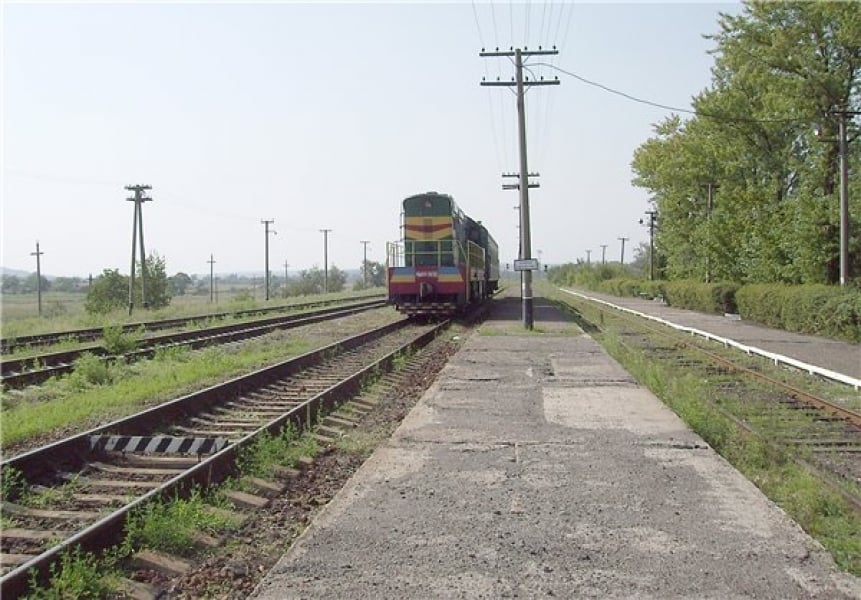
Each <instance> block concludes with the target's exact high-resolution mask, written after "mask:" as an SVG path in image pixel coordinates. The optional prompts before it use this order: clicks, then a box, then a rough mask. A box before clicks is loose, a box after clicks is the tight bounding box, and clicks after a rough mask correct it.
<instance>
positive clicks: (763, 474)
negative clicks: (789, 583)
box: [556, 295, 861, 575]
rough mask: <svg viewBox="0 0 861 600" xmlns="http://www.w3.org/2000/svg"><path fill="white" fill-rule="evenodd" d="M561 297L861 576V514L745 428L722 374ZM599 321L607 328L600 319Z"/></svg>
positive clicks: (785, 451)
mask: <svg viewBox="0 0 861 600" xmlns="http://www.w3.org/2000/svg"><path fill="white" fill-rule="evenodd" d="M556 299H557V301H561V302H564V303H565V304H567V305H569V306H576V309H574V313H575V315H576V318H577V319H578V320H579V321H580V324H581V326H583V328H584V329H586V330H589V331H590V332H591V334H592V335H593V337H594V338H595V339H596V341H598V342H599V343H600V344H601V345H602V346H603V347H604V348H605V349H606V350H607V351H608V352H609V353H610V354H611V355H612V356H613V357H614V358H615V359H616V360H618V361H619V362H620V363H621V364H622V365H623V366H624V367H625V369H627V370H628V371H629V372H630V373H631V374H632V375H634V377H635V378H636V379H637V380H638V381H639V382H640V383H642V384H643V385H646V386H647V387H648V388H649V389H650V390H651V391H652V392H653V393H654V394H655V395H656V396H658V397H659V398H660V399H661V400H662V401H663V402H664V403H665V404H667V405H668V406H669V407H670V408H671V409H673V411H674V412H676V413H677V414H678V415H679V416H680V417H681V418H682V419H683V420H684V421H685V423H687V424H688V426H690V427H691V428H692V429H693V430H694V431H696V432H697V434H699V435H700V436H701V437H702V438H703V439H704V440H705V441H706V442H708V443H709V444H710V445H711V446H712V447H713V448H714V449H715V450H716V451H717V452H718V453H720V454H721V455H722V456H723V457H724V458H726V459H727V460H728V461H729V462H730V463H731V464H732V465H733V466H734V467H735V468H736V469H738V470H739V471H740V472H741V473H742V474H744V475H745V476H746V477H747V478H748V479H750V480H751V481H752V482H753V483H754V484H755V485H756V486H757V487H759V488H760V489H761V490H762V491H763V493H765V494H766V496H768V497H769V498H770V499H771V500H772V501H774V502H776V503H777V504H778V505H780V506H781V508H783V509H784V510H785V511H786V512H787V513H788V514H789V515H790V516H791V517H792V518H793V519H794V520H795V521H796V522H797V523H798V524H799V525H801V527H802V528H803V529H804V530H805V531H807V532H808V533H809V534H810V535H811V536H813V537H814V538H815V539H817V540H818V541H819V542H820V543H821V544H822V545H823V546H824V547H825V548H826V549H827V550H828V551H829V552H830V553H831V555H832V556H833V557H834V560H835V562H836V563H837V564H838V565H839V566H840V567H841V568H842V569H844V570H846V571H848V572H850V573H852V574H854V575H861V517H859V515H858V513H857V512H854V511H853V509H852V508H851V507H850V506H849V504H848V503H847V502H846V501H845V500H844V498H843V497H842V496H841V495H840V494H839V493H838V492H836V491H834V490H831V489H830V488H827V487H826V486H824V485H823V484H822V482H821V481H820V480H819V479H818V478H816V477H815V476H814V475H812V474H811V473H810V472H809V471H808V470H807V469H805V468H804V467H802V466H800V465H799V464H798V463H797V462H796V461H795V460H794V458H796V457H798V456H799V454H798V451H797V450H793V449H791V448H789V447H782V446H778V445H776V444H773V443H770V442H765V441H763V440H762V439H761V438H759V437H757V436H755V435H752V434H750V433H749V432H747V431H745V430H743V429H741V428H739V427H738V426H737V425H736V423H735V422H734V421H733V420H732V419H731V418H730V417H729V416H728V414H727V413H726V412H725V411H724V410H722V409H721V408H719V405H718V399H719V398H721V397H722V395H724V394H725V392H722V391H721V389H720V383H721V382H720V380H719V378H718V377H703V375H702V373H697V374H694V373H692V372H691V371H690V370H689V369H685V368H682V367H677V366H674V365H672V364H670V363H669V362H665V361H661V360H656V358H655V357H654V356H649V355H647V354H646V352H645V351H644V350H643V349H641V348H637V347H634V346H633V345H632V344H630V343H628V342H627V339H628V337H629V336H626V337H625V340H626V341H623V339H622V337H621V336H620V335H619V333H620V332H621V328H620V326H619V325H618V323H617V322H616V319H615V317H614V316H613V315H612V313H608V312H606V311H600V310H599V309H596V308H594V307H591V306H589V305H588V304H587V303H582V302H578V301H574V300H571V299H568V298H561V297H560V296H558V295H557V296H556ZM599 322H600V323H601V328H600V329H598V328H597V327H596V326H595V324H596V323H599ZM854 493H856V494H857V493H858V490H857V489H856V490H854Z"/></svg>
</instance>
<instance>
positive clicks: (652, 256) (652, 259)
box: [640, 210, 658, 281]
mask: <svg viewBox="0 0 861 600" xmlns="http://www.w3.org/2000/svg"><path fill="white" fill-rule="evenodd" d="M646 214H647V215H649V281H654V280H655V221H657V220H658V211H656V210H647V211H646ZM640 225H643V219H640Z"/></svg>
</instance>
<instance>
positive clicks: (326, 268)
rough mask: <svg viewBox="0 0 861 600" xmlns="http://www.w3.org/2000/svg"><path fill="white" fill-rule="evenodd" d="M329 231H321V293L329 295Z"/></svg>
mask: <svg viewBox="0 0 861 600" xmlns="http://www.w3.org/2000/svg"><path fill="white" fill-rule="evenodd" d="M330 231H332V230H331V229H321V230H320V233H322V234H323V293H324V294H328V293H329V232H330Z"/></svg>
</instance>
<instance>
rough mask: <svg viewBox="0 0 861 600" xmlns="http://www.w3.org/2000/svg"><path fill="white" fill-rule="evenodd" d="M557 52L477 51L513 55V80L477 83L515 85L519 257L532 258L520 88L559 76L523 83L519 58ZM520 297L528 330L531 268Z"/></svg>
mask: <svg viewBox="0 0 861 600" xmlns="http://www.w3.org/2000/svg"><path fill="white" fill-rule="evenodd" d="M554 54H559V51H558V50H556V48H555V47H554V48H553V50H542V49H541V47H540V46H539V47H538V50H531V51H530V50H528V49H526V48H524V49H523V50H521V49H520V48H516V49H513V50H510V51H507V52H500V51H499V48H497V49H496V51H495V52H485V51H484V49H483V48H482V51H481V52H480V53H479V56H487V57H490V56H493V57H502V56H505V57H512V56H513V57H514V68H515V81H512V82H505V81H498V80H497V81H484V80H482V82H481V85H490V86H516V87H517V131H518V138H519V145H520V242H521V243H520V259H521V260H524V259H531V258H532V247H531V245H532V243H531V240H530V229H529V180H528V177H529V169H528V168H527V159H526V109H525V101H524V87H528V86H532V85H559V79H558V78H555V79H553V80H548V81H545V80H544V79H543V78H542V79H540V80H537V81H529V80H528V79H527V80H526V82H525V83H524V79H523V57H524V56H527V57H529V56H539V55H540V56H546V55H554ZM521 297H522V302H523V326H524V327H525V328H526V329H530V330H531V329H532V328H533V324H534V318H533V310H532V309H533V307H532V271H531V270H525V271H522V278H521Z"/></svg>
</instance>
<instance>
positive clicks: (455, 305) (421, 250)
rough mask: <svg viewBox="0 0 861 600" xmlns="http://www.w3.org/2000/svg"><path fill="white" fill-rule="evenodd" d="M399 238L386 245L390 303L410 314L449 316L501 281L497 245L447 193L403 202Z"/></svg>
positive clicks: (482, 296) (461, 309)
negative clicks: (395, 241) (394, 242)
mask: <svg viewBox="0 0 861 600" xmlns="http://www.w3.org/2000/svg"><path fill="white" fill-rule="evenodd" d="M401 216H402V219H403V221H402V224H401V228H402V233H403V236H402V240H401V242H400V243H397V244H389V248H388V253H387V254H388V261H387V262H388V268H387V275H388V280H387V283H388V290H389V302H390V303H391V304H394V305H395V306H396V308H397V309H398V310H399V311H400V312H403V313H405V314H408V315H439V316H444V315H451V314H455V313H458V312H461V311H463V310H464V309H465V308H466V307H467V306H469V305H471V304H475V303H479V302H483V301H484V300H486V299H487V298H488V297H489V296H490V295H491V294H493V292H495V291H496V289H497V287H498V285H499V247H498V246H497V244H496V241H495V240H494V239H493V236H491V235H490V233H488V231H487V229H486V228H485V227H484V225H482V224H481V222H480V221H474V220H472V219H471V218H469V217H468V216H467V215H466V214H464V213H463V211H461V210H460V208H458V206H457V204H455V202H454V199H453V198H452V197H451V196H449V195H447V194H439V193H437V192H427V193H424V194H418V195H415V196H410V197H409V198H406V199H405V200H404V201H403V212H402V214H401Z"/></svg>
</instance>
